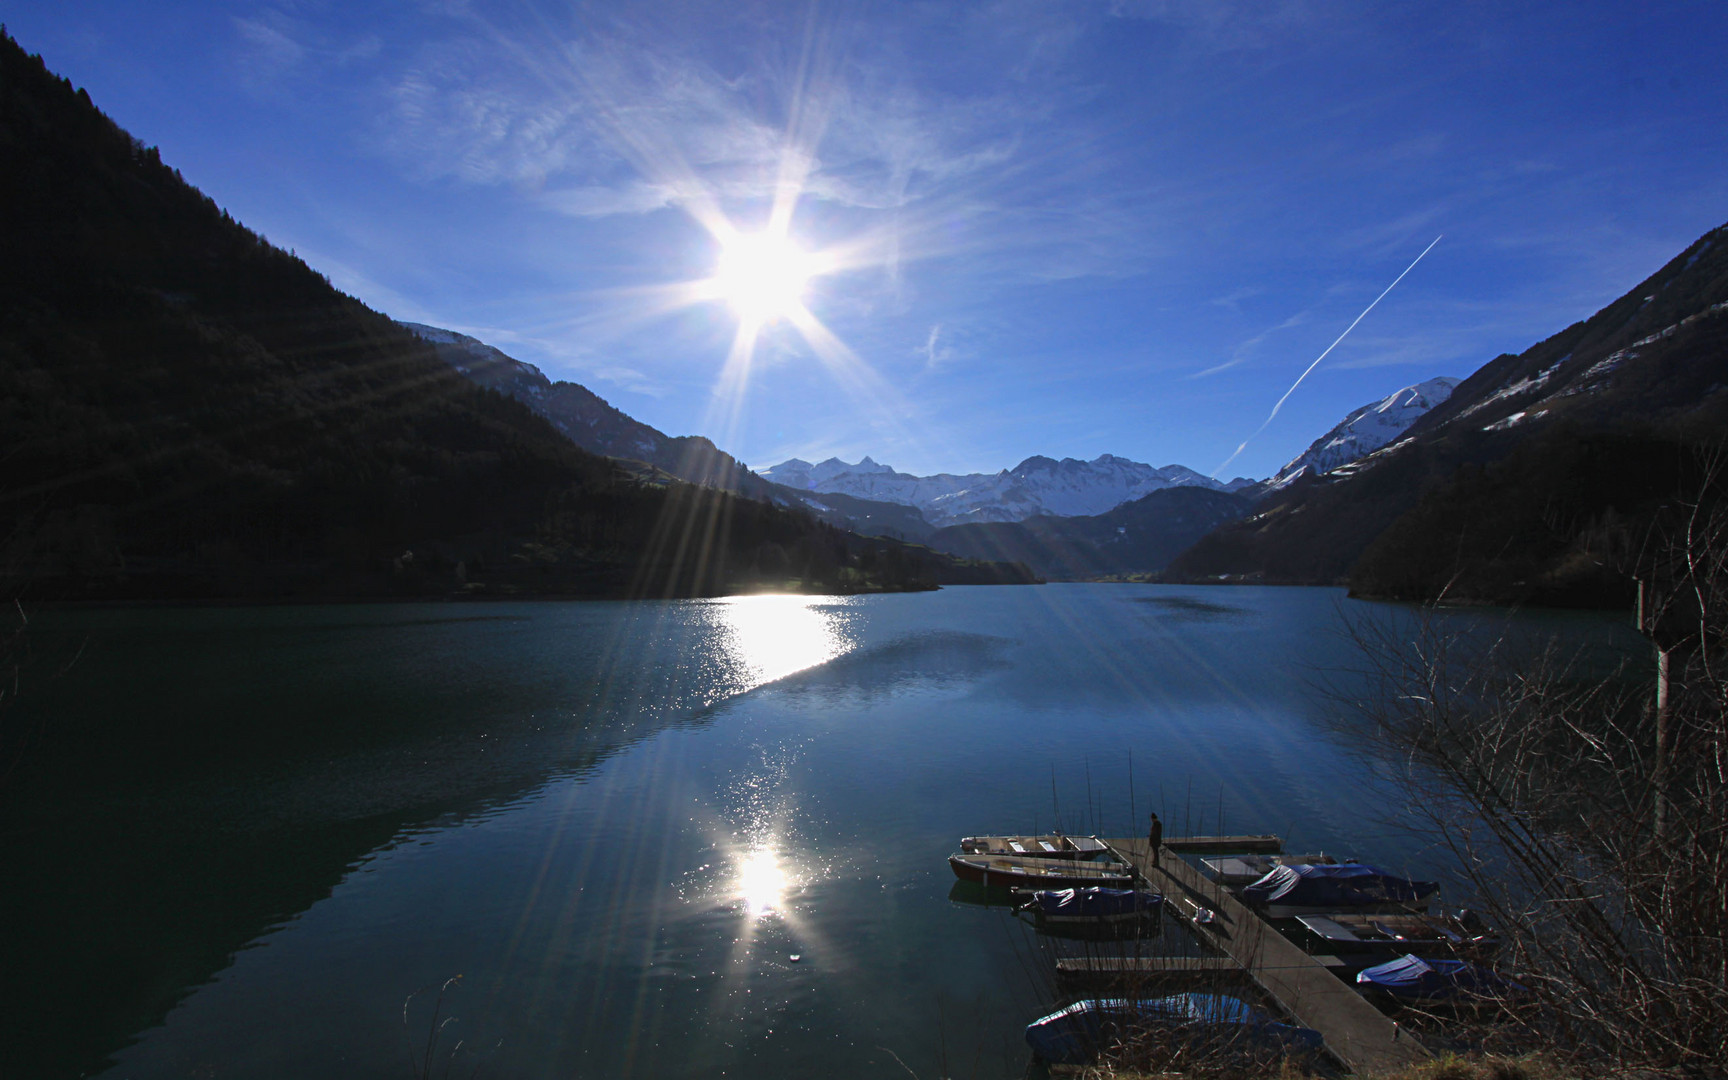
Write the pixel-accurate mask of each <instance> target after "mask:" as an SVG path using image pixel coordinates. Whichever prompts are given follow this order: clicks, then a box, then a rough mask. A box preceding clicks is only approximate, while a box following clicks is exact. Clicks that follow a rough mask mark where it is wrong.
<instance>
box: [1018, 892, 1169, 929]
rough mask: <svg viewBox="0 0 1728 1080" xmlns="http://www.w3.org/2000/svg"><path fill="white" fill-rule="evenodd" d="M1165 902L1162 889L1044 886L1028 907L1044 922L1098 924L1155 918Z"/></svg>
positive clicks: (1078, 924)
mask: <svg viewBox="0 0 1728 1080" xmlns="http://www.w3.org/2000/svg"><path fill="white" fill-rule="evenodd" d="M1163 906H1164V897H1163V895H1162V894H1160V893H1155V892H1142V891H1140V890H1137V889H1106V888H1102V887H1099V886H1096V885H1095V886H1092V887H1091V888H1086V889H1044V890H1040V891H1038V892H1035V893H1033V894H1032V899H1031V900H1030V901H1029V902H1028V903H1027V904H1026V907H1025V909H1024V910H1027V911H1030V912H1032V914H1033V915H1034V916H1035V917H1036V918H1037V920H1038V923H1039V924H1040V925H1044V924H1046V923H1048V924H1052V925H1056V926H1061V925H1074V926H1095V925H1102V924H1110V923H1123V922H1137V921H1139V920H1142V919H1155V918H1157V917H1158V912H1159V910H1160V909H1161V908H1162V907H1163Z"/></svg>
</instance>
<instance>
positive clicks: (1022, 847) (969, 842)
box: [960, 833, 1110, 859]
mask: <svg viewBox="0 0 1728 1080" xmlns="http://www.w3.org/2000/svg"><path fill="white" fill-rule="evenodd" d="M960 853H961V854H962V855H1023V856H1025V857H1027V858H1032V859H1104V858H1109V857H1110V846H1109V845H1108V844H1106V843H1104V841H1102V840H1100V839H1098V838H1097V837H1096V836H1064V835H1062V834H1061V833H1052V834H1051V835H1049V836H963V837H961V838H960Z"/></svg>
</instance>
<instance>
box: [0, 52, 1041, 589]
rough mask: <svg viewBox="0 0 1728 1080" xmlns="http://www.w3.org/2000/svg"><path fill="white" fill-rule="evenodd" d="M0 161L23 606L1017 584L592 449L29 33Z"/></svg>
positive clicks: (2, 405)
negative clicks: (335, 284) (396, 316)
mask: <svg viewBox="0 0 1728 1080" xmlns="http://www.w3.org/2000/svg"><path fill="white" fill-rule="evenodd" d="M0 162H3V163H4V165H3V167H0V460H4V461H5V462H6V472H5V477H4V481H3V486H0V572H3V573H4V574H5V575H6V576H7V577H8V579H9V581H8V586H9V588H10V589H11V590H12V592H13V593H14V594H18V593H20V592H24V591H27V594H28V595H29V596H32V597H35V598H80V599H126V598H219V597H250V598H267V597H282V598H289V597H320V596H326V597H328V596H334V597H350V596H422V595H436V596H444V595H473V594H476V593H478V594H482V595H548V594H551V595H693V594H709V593H715V592H722V591H731V590H734V589H738V588H749V587H752V586H753V585H756V584H762V585H772V586H775V587H781V588H784V587H803V588H819V589H835V590H849V589H860V588H883V587H887V588H906V587H933V586H934V584H935V583H937V582H938V581H939V580H944V579H964V580H974V579H976V578H978V577H980V576H982V577H986V578H988V577H990V576H992V575H993V574H995V573H997V572H998V571H1000V570H1001V568H997V571H993V570H990V569H988V568H981V567H975V566H974V567H964V566H959V565H957V564H956V563H955V561H954V560H952V559H950V558H948V557H945V556H937V555H935V554H934V553H932V552H929V551H927V550H924V549H919V548H910V547H905V546H903V545H900V546H896V545H893V544H892V543H891V542H890V541H872V542H865V541H862V540H860V539H859V538H857V537H850V536H848V535H846V534H845V533H844V532H842V531H840V530H838V529H834V528H832V527H831V526H828V525H824V524H822V523H820V522H817V521H814V520H813V519H812V518H811V517H810V516H809V515H807V514H804V513H801V512H798V511H794V510H789V509H786V508H784V507H776V506H770V505H768V504H766V503H763V502H757V501H753V500H749V499H744V498H740V497H738V496H736V495H734V494H732V493H731V492H729V491H726V490H723V489H720V488H717V487H701V486H694V485H689V484H685V483H682V482H680V481H675V480H671V479H668V478H666V477H664V476H654V477H648V478H643V477H641V476H636V475H631V474H630V473H629V472H627V471H625V470H622V469H620V468H619V467H618V466H617V465H616V464H615V463H614V462H612V461H609V460H608V459H605V458H602V457H598V456H595V455H593V454H590V453H587V452H585V451H583V450H581V449H579V448H578V447H576V446H575V445H574V444H572V442H571V441H570V440H569V439H567V438H566V437H565V436H563V435H562V434H560V433H559V432H558V431H557V430H555V429H554V428H553V427H552V426H551V425H550V424H548V423H547V422H546V420H544V419H543V418H541V417H539V416H537V415H535V414H534V413H533V412H532V411H531V410H529V409H528V408H527V407H526V406H524V405H523V404H522V403H520V402H518V401H515V400H513V399H511V398H510V397H508V396H506V395H504V394H501V393H498V392H495V391H491V390H487V389H484V388H481V387H478V386H475V385H474V384H473V383H471V382H470V381H469V380H467V379H464V378H463V377H461V376H460V375H459V374H457V373H456V372H455V371H454V370H453V369H452V368H451V367H450V366H449V365H448V364H447V363H445V362H444V361H442V360H440V359H439V357H438V356H437V354H436V353H435V352H434V350H433V348H432V347H431V346H430V345H428V344H426V343H425V342H422V341H420V340H419V339H418V338H416V337H415V336H414V335H412V334H410V333H409V332H408V331H406V330H404V329H402V328H401V327H400V326H398V325H397V324H395V323H394V322H392V321H391V320H390V319H388V318H386V317H385V316H383V315H380V314H378V313H377V312H374V311H371V310H370V309H368V308H367V307H366V306H365V305H363V304H361V303H360V302H359V301H357V300H355V299H353V298H352V297H349V296H345V295H343V294H342V293H340V292H338V291H336V290H335V289H333V288H332V287H331V286H330V284H329V282H328V281H327V280H326V279H325V278H323V277H322V276H321V275H319V274H318V273H316V272H314V271H313V270H312V269H311V268H309V267H308V266H306V264H305V263H304V262H302V261H301V260H300V259H298V258H297V257H295V256H294V255H292V254H290V253H288V252H284V251H282V250H280V249H278V248H275V247H272V246H271V245H270V244H269V243H267V242H266V241H265V240H264V239H263V238H262V237H260V236H258V235H257V234H255V233H253V232H251V231H250V230H248V229H246V228H245V227H243V226H242V225H240V224H239V223H237V222H236V221H234V220H233V219H232V218H231V217H230V216H229V215H228V214H227V213H225V212H224V211H222V210H221V209H220V208H219V207H217V206H216V204H215V203H214V202H213V201H212V200H210V199H209V198H208V197H206V196H204V195H203V194H202V193H200V192H199V191H197V190H196V189H195V188H193V187H191V186H190V185H188V184H187V183H185V182H184V181H183V180H182V179H181V177H180V175H179V173H178V172H177V171H175V170H174V169H172V168H170V167H168V166H167V165H164V164H163V163H162V161H161V159H160V156H159V155H158V153H157V152H156V150H155V149H153V148H150V147H146V146H145V145H144V144H143V143H141V142H140V141H138V140H137V139H135V138H133V137H132V136H131V135H129V134H127V133H126V132H125V131H123V130H122V129H121V128H119V127H118V126H117V125H115V124H114V123H113V121H111V120H109V119H108V118H107V117H106V116H104V115H103V114H102V113H101V112H99V111H98V110H97V109H96V107H95V106H94V105H93V104H92V103H91V101H90V99H89V96H88V95H87V94H85V93H84V92H83V91H80V90H75V89H74V88H73V87H72V85H71V83H70V82H68V81H67V80H64V79H61V78H57V77H56V76H54V75H53V74H52V73H50V72H49V71H48V70H47V68H46V67H45V65H44V64H43V63H42V61H41V58H40V57H32V56H28V55H26V54H25V53H24V51H23V50H22V49H21V48H20V47H19V46H18V45H17V43H16V42H15V41H13V40H12V39H11V38H10V37H0ZM866 563H868V566H866V565H865V564H866ZM1000 576H1001V577H1002V578H1003V579H1005V580H1014V579H1022V580H1023V579H1024V578H1025V577H1026V575H1025V574H1024V573H1022V572H1019V571H1013V570H1007V571H1001V575H1000Z"/></svg>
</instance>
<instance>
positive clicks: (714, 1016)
mask: <svg viewBox="0 0 1728 1080" xmlns="http://www.w3.org/2000/svg"><path fill="white" fill-rule="evenodd" d="M1364 617H1377V618H1382V619H1391V620H1399V619H1404V620H1408V619H1410V618H1411V617H1412V616H1411V613H1409V612H1407V611H1403V610H1400V609H1394V608H1389V607H1383V606H1377V605H1369V604H1363V603H1359V602H1355V601H1350V600H1346V599H1345V598H1344V595H1343V593H1342V592H1341V591H1336V590H1325V589H1279V588H1213V589H1205V588H1181V587H1161V586H1134V585H1048V586H1042V587H1024V588H1008V587H1002V588H950V589H945V590H942V591H941V592H938V593H932V594H915V595H894V596H870V597H856V598H823V597H814V598H812V597H747V598H732V599H722V600H708V601H674V602H664V603H522V604H462V605H452V604H434V605H378V606H346V607H344V606H326V607H296V608H227V609H129V610H103V611H95V610H88V611H71V610H68V611H55V612H43V613H37V614H36V615H34V616H33V621H32V624H31V626H32V629H31V637H30V658H29V664H28V666H27V675H28V676H29V677H28V678H27V679H26V681H25V682H24V684H23V689H24V695H23V697H22V699H21V702H22V703H21V704H20V705H19V706H17V707H15V708H14V709H13V710H12V711H11V712H10V713H8V714H6V717H5V722H6V723H7V724H9V725H12V726H13V731H14V732H24V733H26V734H27V735H28V736H29V741H28V742H27V746H26V750H25V752H24V754H23V756H22V758H21V759H20V761H19V763H18V764H16V765H15V766H14V767H13V768H12V771H11V773H10V774H9V776H8V777H7V779H6V780H5V782H4V785H0V806H3V807H4V810H5V817H4V828H5V840H6V850H7V859H6V861H7V867H6V879H5V880H6V884H5V886H4V890H3V896H0V899H3V902H4V905H5V908H4V910H3V911H0V917H3V918H4V920H5V925H6V927H7V930H6V932H5V938H6V944H5V946H4V948H5V956H4V959H5V967H4V972H5V979H4V982H5V983H6V984H7V996H6V1001H5V1011H6V1020H5V1021H4V1024H5V1028H6V1038H5V1043H6V1049H5V1054H6V1056H7V1057H9V1058H10V1059H11V1061H12V1063H13V1064H12V1066H11V1067H8V1068H7V1069H6V1073H7V1075H8V1076H17V1077H25V1076H35V1075H42V1076H77V1075H80V1074H81V1073H88V1074H90V1075H105V1076H112V1077H139V1078H142V1077H249V1078H270V1077H283V1078H288V1077H293V1078H300V1077H306V1076H404V1077H407V1076H414V1075H416V1074H417V1073H416V1069H417V1064H416V1063H414V1062H417V1061H418V1060H419V1059H421V1058H422V1056H423V1055H424V1054H425V1052H426V1047H427V1042H428V1033H429V1031H431V1030H432V1014H433V1009H434V1005H435V1001H436V999H437V996H438V987H439V985H440V984H443V983H444V982H445V981H446V980H448V979H450V978H451V977H453V976H456V975H460V976H461V977H462V978H461V980H460V982H458V983H456V984H454V985H452V986H451V987H450V988H449V989H448V990H447V991H446V992H445V993H444V995H443V1000H442V1015H444V1016H450V1017H454V1018H455V1020H454V1021H453V1022H451V1023H450V1024H449V1025H448V1026H446V1027H444V1028H443V1029H442V1031H441V1032H440V1033H439V1034H438V1035H437V1047H436V1049H435V1050H434V1052H433V1055H432V1060H433V1069H432V1075H435V1076H441V1075H444V1065H445V1063H446V1061H447V1060H448V1055H449V1052H450V1051H451V1049H452V1048H454V1047H455V1045H456V1044H457V1043H458V1042H461V1043H462V1050H461V1051H460V1053H459V1054H458V1056H457V1057H456V1058H455V1061H454V1068H453V1069H452V1071H451V1073H450V1075H454V1076H468V1075H470V1074H472V1073H474V1071H475V1070H476V1068H477V1069H478V1073H477V1074H478V1075H479V1076H482V1077H488V1078H493V1080H496V1078H506V1077H553V1076H556V1077H571V1076H593V1077H615V1076H645V1077H646V1076H655V1077H677V1076H720V1075H735V1076H750V1077H807V1076H812V1075H820V1076H824V1077H830V1078H839V1077H850V1076H872V1077H874V1076H886V1075H904V1074H905V1072H906V1070H907V1069H910V1070H911V1071H912V1072H913V1073H915V1074H916V1075H918V1076H922V1077H935V1076H939V1075H949V1076H973V1075H977V1076H991V1077H994V1076H1018V1075H1020V1074H1021V1073H1022V1072H1023V1070H1024V1068H1025V1065H1026V1061H1027V1053H1026V1050H1025V1045H1024V1043H1023V1042H1022V1041H1021V1035H1020V1028H1021V1026H1022V1025H1024V1024H1025V1023H1026V1022H1027V1021H1028V1020H1030V1019H1032V1018H1034V1017H1035V1016H1037V1015H1038V1014H1039V1013H1040V1012H1041V1011H1042V1010H1043V1009H1044V1008H1045V1006H1046V1005H1047V1003H1048V998H1047V997H1046V996H1045V990H1044V983H1043V975H1042V973H1041V972H1039V971H1037V970H1034V969H1035V968H1036V967H1037V964H1038V956H1039V953H1038V950H1037V949H1036V948H1035V947H1034V946H1033V945H1032V944H1031V941H1032V939H1031V937H1030V935H1029V934H1028V933H1027V932H1026V931H1024V930H1023V929H1021V928H1020V926H1019V924H1017V923H1015V922H1014V921H1013V919H1012V917H1011V916H1010V915H1009V914H1007V913H1006V912H1005V911H1003V910H1002V909H987V908H982V907H977V906H973V905H969V904H965V903H960V902H957V901H955V900H951V899H950V895H949V894H950V891H951V889H952V887H953V885H954V879H953V876H952V874H951V873H950V871H949V869H948V866H947V864H946V861H945V858H946V856H947V855H948V853H949V852H950V851H952V850H954V847H955V841H956V839H957V838H958V837H959V836H961V835H962V834H966V833H978V832H993V831H1004V830H1007V831H1027V832H1030V831H1048V830H1049V829H1050V828H1051V827H1052V825H1053V824H1060V826H1061V827H1063V828H1064V829H1066V830H1069V831H1075V832H1094V831H1096V832H1101V833H1103V834H1105V835H1125V834H1131V833H1142V832H1143V831H1144V828H1145V814H1146V811H1147V810H1148V809H1157V810H1158V811H1159V812H1160V813H1161V815H1162V816H1163V817H1164V818H1165V820H1166V822H1167V825H1168V830H1169V832H1171V833H1172V834H1179V833H1183V832H1186V831H1196V832H1199V831H1206V832H1213V831H1227V832H1276V833H1279V834H1281V835H1283V836H1285V837H1286V838H1287V841H1288V842H1289V843H1290V844H1291V845H1292V846H1293V849H1301V850H1326V851H1329V852H1336V853H1339V854H1350V855H1357V856H1360V857H1362V858H1364V859H1368V860H1372V861H1376V862H1380V863H1383V864H1385V865H1387V866H1390V867H1393V868H1409V869H1425V868H1426V867H1425V863H1424V852H1422V851H1420V850H1416V849H1415V848H1414V846H1413V841H1411V840H1410V839H1409V838H1408V836H1407V834H1405V833H1402V832H1401V831H1400V830H1399V829H1398V828H1397V827H1396V825H1395V824H1394V823H1392V822H1391V821H1389V819H1390V818H1391V817H1392V816H1394V815H1393V812H1394V811H1395V810H1396V808H1397V802H1398V800H1397V792H1396V790H1395V789H1391V788H1390V787H1389V785H1388V781H1387V778H1388V777H1390V776H1392V775H1394V770H1391V769H1379V768H1376V766H1375V763H1374V762H1373V761H1372V759H1370V758H1367V757H1365V756H1364V755H1363V754H1362V753H1361V752H1359V750H1358V749H1357V748H1356V747H1354V746H1353V745H1352V740H1351V739H1350V738H1349V737H1348V736H1347V735H1346V734H1342V733H1341V732H1340V729H1339V725H1338V724H1337V722H1336V719H1335V718H1336V717H1337V715H1338V714H1339V712H1340V711H1341V710H1340V707H1339V706H1338V705H1337V704H1336V703H1335V702H1333V701H1331V700H1329V699H1328V697H1327V695H1326V694H1324V693H1322V692H1321V691H1320V690H1319V689H1318V685H1317V684H1319V683H1321V682H1325V681H1330V682H1333V683H1335V684H1341V685H1346V686H1347V685H1348V683H1349V676H1348V675H1346V674H1340V672H1342V671H1344V670H1345V669H1349V668H1351V667H1353V666H1356V665H1358V664H1359V663H1360V661H1359V659H1358V657H1357V656H1356V655H1355V652H1354V650H1353V648H1352V647H1351V646H1350V645H1349V643H1348V641H1347V640H1346V639H1345V638H1344V637H1343V636H1342V634H1341V632H1340V631H1341V629H1342V626H1343V622H1344V620H1346V619H1354V618H1364ZM1446 618H1447V619H1449V620H1456V621H1458V623H1459V625H1460V626H1463V625H1466V624H1477V623H1480V624H1483V625H1484V626H1486V627H1488V628H1491V629H1492V628H1498V627H1499V626H1500V625H1501V624H1502V623H1503V621H1504V620H1505V619H1506V618H1507V616H1505V615H1504V614H1491V613H1481V612H1477V613H1472V614H1462V615H1454V616H1446ZM1625 621H1626V620H1624V619H1614V618H1610V617H1607V616H1587V615H1542V616H1536V615H1524V616H1519V617H1518V622H1519V623H1520V625H1521V626H1523V627H1524V628H1526V629H1534V630H1537V631H1541V632H1549V631H1553V632H1555V633H1559V634H1561V635H1563V636H1566V637H1567V638H1568V639H1570V640H1575V641H1583V640H1591V641H1597V642H1601V643H1606V644H1607V645H1608V646H1609V647H1616V648H1631V647H1632V646H1633V644H1634V643H1635V642H1636V638H1635V637H1633V636H1632V635H1631V634H1630V633H1629V631H1627V630H1626V629H1625V628H1624V626H1623V624H1624V622H1625ZM1484 632H1486V631H1484ZM1130 760H1131V761H1132V771H1130ZM427 987H430V988H431V989H429V990H423V988H427ZM416 991H422V992H421V993H420V994H419V995H418V996H416V997H414V998H413V1001H412V1002H411V1004H410V1006H409V1008H408V1010H407V1021H406V1027H405V1024H404V1001H405V1000H406V999H408V998H409V996H410V995H411V994H415V992H416ZM896 1059H898V1061H897V1060H896ZM900 1063H904V1066H905V1068H902V1066H901V1064H900ZM15 1068H16V1069H18V1070H19V1071H13V1070H14V1069H15Z"/></svg>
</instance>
